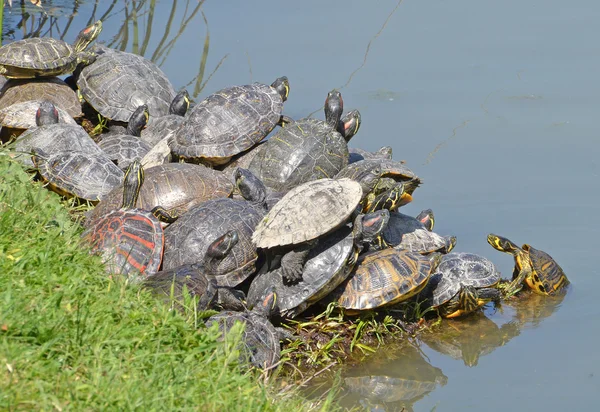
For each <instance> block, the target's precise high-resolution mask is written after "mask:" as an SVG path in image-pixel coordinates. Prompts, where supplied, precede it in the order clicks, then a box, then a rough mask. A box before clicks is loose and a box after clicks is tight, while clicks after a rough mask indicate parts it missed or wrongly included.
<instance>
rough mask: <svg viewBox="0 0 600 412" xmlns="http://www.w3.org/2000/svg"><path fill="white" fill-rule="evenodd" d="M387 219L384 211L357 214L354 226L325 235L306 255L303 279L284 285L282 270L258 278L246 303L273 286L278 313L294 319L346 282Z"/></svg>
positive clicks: (254, 299)
mask: <svg viewBox="0 0 600 412" xmlns="http://www.w3.org/2000/svg"><path fill="white" fill-rule="evenodd" d="M388 219H389V212H388V211H387V210H380V211H377V212H374V213H369V214H367V215H359V216H357V217H356V219H355V220H354V225H353V227H350V226H349V225H347V226H343V227H342V228H340V229H338V230H336V231H335V232H333V233H331V234H329V235H327V236H324V237H323V238H322V239H320V240H319V243H318V244H317V246H315V247H314V248H313V249H311V250H310V252H309V253H308V256H307V258H306V263H305V264H304V268H303V269H302V280H300V281H299V282H298V283H293V284H288V283H286V282H285V281H284V277H283V274H282V271H281V270H274V271H271V272H267V273H264V274H260V275H258V276H257V277H256V279H254V281H253V282H252V284H251V285H250V290H249V291H248V302H249V304H253V303H255V302H256V301H257V298H258V297H260V295H261V294H262V291H264V290H265V289H266V288H267V287H269V286H274V287H275V290H276V291H277V297H278V299H277V309H278V312H279V313H280V314H282V315H283V316H286V317H296V316H297V315H298V314H300V313H302V312H303V311H304V310H306V309H307V308H308V307H309V306H311V305H312V304H314V303H316V302H318V301H319V300H321V299H322V298H323V297H325V296H327V295H328V294H329V292H331V291H332V290H333V289H334V288H335V287H337V286H338V285H339V284H340V283H341V282H343V281H344V279H346V277H347V276H348V274H349V273H350V271H351V270H352V268H353V267H354V265H355V263H356V261H357V259H358V255H359V253H360V252H362V250H363V247H364V244H368V243H370V242H372V241H373V240H374V238H375V237H377V236H378V235H379V234H380V233H381V231H382V230H383V228H384V227H385V225H386V224H387V221H388ZM293 263H294V262H291V264H293ZM285 264H290V263H288V262H286V261H285V259H282V262H281V266H282V267H283V266H284V265H285Z"/></svg>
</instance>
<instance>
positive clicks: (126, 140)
mask: <svg viewBox="0 0 600 412" xmlns="http://www.w3.org/2000/svg"><path fill="white" fill-rule="evenodd" d="M98 147H100V149H102V151H103V152H104V153H105V154H106V156H108V158H109V159H110V160H112V161H113V162H114V163H115V164H116V165H117V166H119V168H120V169H121V170H127V168H128V167H129V165H130V164H131V163H132V162H133V161H135V160H138V161H139V160H142V158H143V157H144V156H145V155H146V153H148V152H149V151H150V149H151V148H152V147H151V146H150V145H149V144H148V143H146V142H144V141H143V140H141V139H140V138H139V137H137V136H131V135H127V134H112V135H108V136H106V137H105V138H104V139H102V140H100V141H99V142H98Z"/></svg>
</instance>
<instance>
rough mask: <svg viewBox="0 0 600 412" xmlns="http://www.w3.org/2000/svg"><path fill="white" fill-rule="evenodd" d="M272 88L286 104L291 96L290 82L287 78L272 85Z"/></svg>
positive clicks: (280, 78)
mask: <svg viewBox="0 0 600 412" xmlns="http://www.w3.org/2000/svg"><path fill="white" fill-rule="evenodd" d="M271 87H272V88H274V89H275V90H277V93H279V95H280V96H281V100H283V101H284V102H285V101H286V100H287V98H288V96H289V94H290V82H289V80H288V78H287V77H285V76H281V77H279V78H278V79H277V80H275V81H274V82H273V83H271Z"/></svg>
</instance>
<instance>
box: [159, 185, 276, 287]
mask: <svg viewBox="0 0 600 412" xmlns="http://www.w3.org/2000/svg"><path fill="white" fill-rule="evenodd" d="M241 184H242V185H244V184H252V182H251V181H249V180H245V179H244V180H243V181H242V182H241ZM246 193H255V196H256V198H250V199H248V200H234V199H229V198H220V199H211V200H207V201H206V202H203V203H201V204H200V205H199V206H197V207H195V208H193V209H191V210H190V211H188V212H187V213H185V214H183V215H181V216H180V217H179V219H177V221H176V222H175V223H172V224H171V225H169V226H168V227H167V228H166V229H165V256H164V269H172V268H175V267H177V266H180V265H184V264H189V263H195V262H197V261H199V260H201V259H202V257H203V256H204V255H205V254H206V250H207V248H208V247H209V245H210V244H211V243H212V242H214V241H215V239H217V238H218V237H219V236H221V235H223V234H224V233H226V232H228V231H231V230H235V231H236V232H237V234H238V238H239V241H238V243H237V244H236V245H235V246H234V247H233V249H232V251H231V253H229V254H228V255H227V256H225V257H224V258H223V259H222V260H221V261H220V262H219V264H218V265H217V268H215V270H214V272H213V275H214V276H215V279H216V281H217V284H218V285H219V286H231V287H233V286H236V285H238V284H239V283H241V282H243V281H244V280H245V279H246V278H247V277H248V276H250V275H251V274H252V273H254V271H255V268H256V259H257V258H258V254H257V251H256V247H255V246H254V245H253V244H252V241H251V239H250V238H251V236H252V233H253V232H254V229H255V228H256V225H257V224H258V222H259V221H260V220H261V219H262V217H263V215H264V212H263V211H262V209H261V208H260V207H259V206H257V205H255V204H254V203H253V202H264V198H265V193H264V190H263V191H261V190H258V191H257V192H254V191H253V190H248V191H246Z"/></svg>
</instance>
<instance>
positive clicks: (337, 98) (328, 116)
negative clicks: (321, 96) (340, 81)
mask: <svg viewBox="0 0 600 412" xmlns="http://www.w3.org/2000/svg"><path fill="white" fill-rule="evenodd" d="M343 111H344V100H342V94H341V93H340V92H339V91H337V90H332V91H330V92H329V93H328V94H327V99H325V121H326V122H327V124H328V125H330V126H331V127H332V128H333V129H335V130H337V129H338V124H339V123H340V119H341V118H342V112H343Z"/></svg>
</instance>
